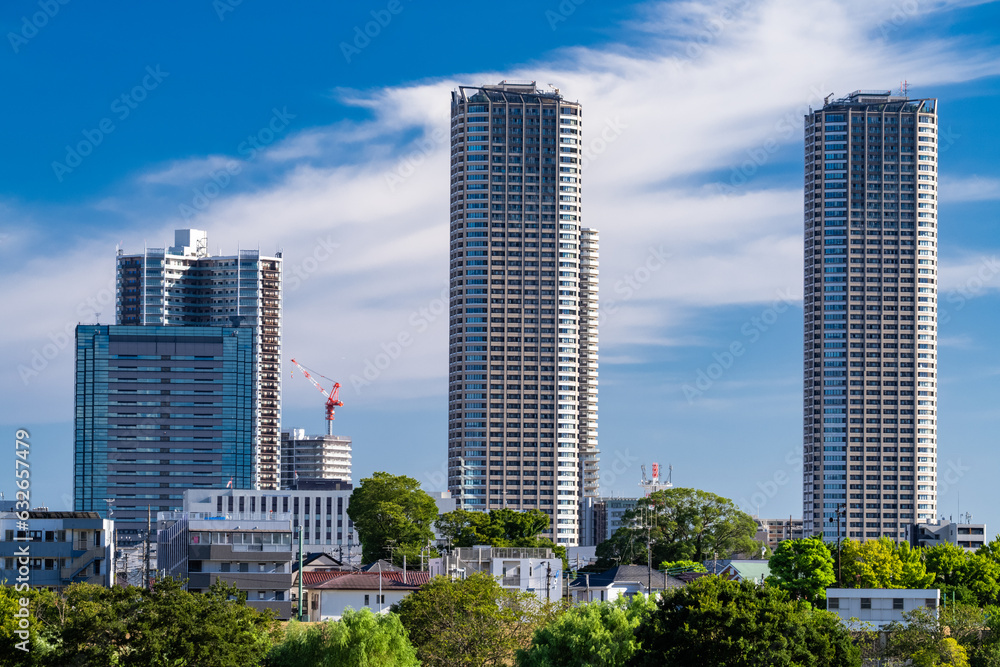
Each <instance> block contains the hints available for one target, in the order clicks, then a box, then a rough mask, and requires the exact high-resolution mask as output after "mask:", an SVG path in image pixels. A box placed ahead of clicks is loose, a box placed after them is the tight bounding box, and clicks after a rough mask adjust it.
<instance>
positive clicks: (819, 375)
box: [803, 91, 938, 541]
mask: <svg viewBox="0 0 1000 667" xmlns="http://www.w3.org/2000/svg"><path fill="white" fill-rule="evenodd" d="M937 128H938V117H937V100H935V99H907V98H906V97H905V96H896V95H892V94H891V93H890V91H857V92H855V93H853V94H851V95H849V96H847V97H845V98H843V99H839V100H833V101H830V100H829V99H828V100H827V102H826V103H825V104H824V106H823V108H822V109H818V110H815V111H813V112H811V113H810V114H809V115H807V116H806V118H805V290H804V295H805V369H804V371H805V373H804V388H805V395H804V424H803V427H804V428H803V430H804V433H803V436H804V438H803V443H804V444H803V448H804V452H803V453H804V480H803V482H804V488H803V529H804V534H805V535H822V536H823V537H824V538H825V539H827V540H832V539H836V538H837V525H838V522H837V519H838V515H839V519H840V522H839V525H840V535H841V536H842V537H850V538H852V539H857V540H867V539H877V538H879V537H882V536H887V537H889V538H892V539H893V540H897V541H902V540H904V539H906V537H907V535H906V531H907V527H908V526H909V525H912V524H913V523H915V522H918V521H924V520H928V519H933V518H935V517H936V515H937V514H936V512H937V435H936V429H937V425H936V422H937V396H936V394H937V379H936V377H937V368H936V367H937V184H938V168H937V160H938V158H937V145H938V139H937V137H938V134H937Z"/></svg>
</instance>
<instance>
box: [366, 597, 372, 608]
mask: <svg viewBox="0 0 1000 667" xmlns="http://www.w3.org/2000/svg"><path fill="white" fill-rule="evenodd" d="M369 597H370V596H368V595H366V596H365V606H366V607H370V606H372V603H371V601H370V600H369V599H368V598H369Z"/></svg>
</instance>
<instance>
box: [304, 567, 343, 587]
mask: <svg viewBox="0 0 1000 667" xmlns="http://www.w3.org/2000/svg"><path fill="white" fill-rule="evenodd" d="M350 573H351V571H350V570H313V571H310V570H306V571H305V574H304V575H303V577H302V585H303V586H305V587H306V588H312V587H314V586H318V585H319V584H322V583H323V582H324V581H328V580H330V579H333V578H334V577H342V576H344V575H345V574H350Z"/></svg>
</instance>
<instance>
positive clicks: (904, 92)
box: [899, 79, 910, 97]
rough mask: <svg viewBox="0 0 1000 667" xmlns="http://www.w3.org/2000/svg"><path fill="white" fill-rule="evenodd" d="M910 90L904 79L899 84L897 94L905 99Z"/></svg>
mask: <svg viewBox="0 0 1000 667" xmlns="http://www.w3.org/2000/svg"><path fill="white" fill-rule="evenodd" d="M909 90H910V84H909V83H907V81H906V79H903V80H902V81H901V82H900V84H899V94H900V95H902V96H903V97H906V96H907V94H908V93H909Z"/></svg>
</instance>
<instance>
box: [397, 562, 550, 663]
mask: <svg viewBox="0 0 1000 667" xmlns="http://www.w3.org/2000/svg"><path fill="white" fill-rule="evenodd" d="M556 610H557V606H556V605H555V604H551V603H547V602H545V601H543V600H539V599H538V598H537V597H536V596H535V595H534V593H525V592H522V591H519V590H515V589H506V588H503V587H502V586H500V584H499V583H498V582H497V580H496V579H494V578H493V577H491V576H490V575H489V574H486V573H474V574H472V575H470V576H469V577H468V578H467V579H462V580H451V579H447V578H445V577H436V578H435V579H433V580H432V581H431V582H430V583H429V584H428V585H427V586H425V587H424V588H422V589H421V590H419V591H417V592H415V593H413V594H411V595H408V596H407V597H405V598H403V600H402V601H401V602H399V604H398V605H396V606H395V607H394V611H396V612H397V613H399V617H400V620H402V622H403V626H404V627H405V628H406V630H407V632H408V633H409V637H410V641H412V642H413V644H414V646H416V648H417V657H418V658H419V659H420V661H421V663H422V664H423V665H425V666H428V667H433V666H440V667H454V666H455V665H464V666H469V667H473V666H475V667H478V666H480V665H509V664H511V662H512V661H513V658H514V654H515V652H516V651H517V649H521V648H527V647H528V645H529V643H530V642H531V636H532V633H534V631H535V630H536V629H537V628H539V627H540V626H541V625H543V624H545V623H546V622H548V621H550V620H551V619H552V618H553V617H554V615H555V612H556Z"/></svg>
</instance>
